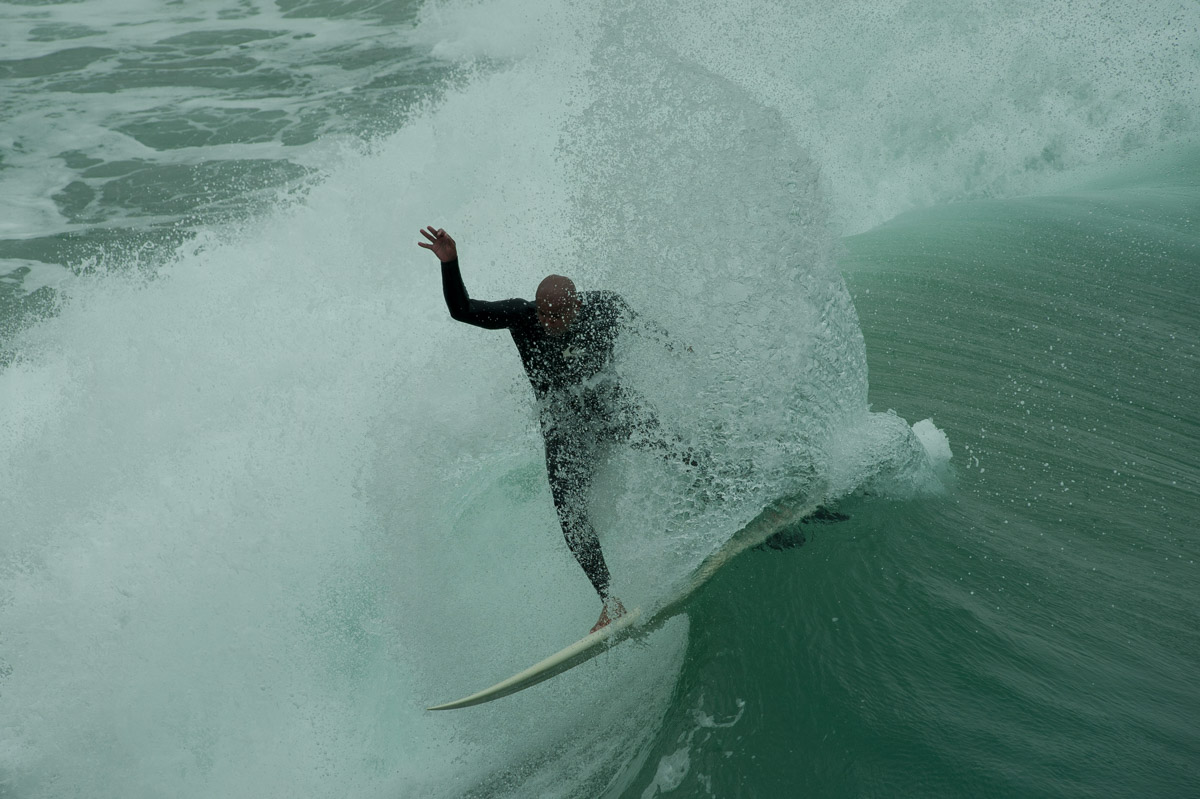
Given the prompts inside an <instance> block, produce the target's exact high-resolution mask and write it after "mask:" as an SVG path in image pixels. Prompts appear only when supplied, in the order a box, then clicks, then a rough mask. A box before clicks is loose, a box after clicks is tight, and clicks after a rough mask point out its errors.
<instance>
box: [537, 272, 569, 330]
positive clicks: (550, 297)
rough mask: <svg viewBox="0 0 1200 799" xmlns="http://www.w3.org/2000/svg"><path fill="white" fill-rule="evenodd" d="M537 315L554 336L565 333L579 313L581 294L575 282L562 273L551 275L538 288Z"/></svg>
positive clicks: (543, 325)
mask: <svg viewBox="0 0 1200 799" xmlns="http://www.w3.org/2000/svg"><path fill="white" fill-rule="evenodd" d="M536 303H537V316H538V321H539V322H541V323H542V327H544V328H546V332H547V333H549V334H550V335H552V336H557V335H560V334H562V333H565V332H566V331H567V330H569V329H570V327H571V323H572V322H574V321H575V315H576V314H577V313H579V295H578V294H576V293H575V284H574V283H572V282H571V279H570V278H566V277H563V276H562V275H550V276H549V277H547V278H546V279H545V280H543V281H542V282H541V283H539V284H538V288H537V300H536Z"/></svg>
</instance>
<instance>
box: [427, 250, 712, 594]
mask: <svg viewBox="0 0 1200 799" xmlns="http://www.w3.org/2000/svg"><path fill="white" fill-rule="evenodd" d="M442 291H443V293H444V294H445V297H446V306H447V307H448V308H449V309H450V316H452V317H453V318H455V319H457V320H458V321H460V322H466V323H467V324H470V325H475V326H476V327H483V328H487V329H489V330H500V329H507V330H508V331H509V333H511V334H512V339H513V343H514V344H516V345H517V351H518V352H519V353H520V354H521V362H522V363H523V364H524V365H525V374H526V375H528V376H529V382H530V383H531V384H532V385H533V393H534V395H535V396H536V398H537V402H538V411H539V419H540V421H541V427H542V437H543V439H544V440H545V444H546V473H547V475H548V477H549V479H550V493H551V495H552V496H553V497H554V507H555V508H556V509H557V510H558V519H559V522H560V523H561V524H562V531H563V536H564V537H565V538H566V540H567V546H569V547H570V549H571V552H572V553H573V554H574V555H575V559H576V560H578V561H579V565H580V566H582V567H583V571H584V572H585V573H586V574H587V576H588V579H589V580H591V582H592V585H593V586H594V587H595V589H596V592H597V593H599V594H600V596H601V598H607V597H608V585H609V579H610V578H609V573H608V566H607V565H606V564H605V563H604V555H603V554H602V553H601V551H600V541H599V539H598V538H597V537H596V531H595V530H594V529H593V528H592V525H591V522H590V521H589V520H588V516H587V500H588V491H589V488H590V487H591V482H592V473H593V469H594V464H595V463H596V460H597V457H598V455H599V452H598V450H599V449H600V447H602V446H603V445H604V444H606V443H608V442H613V441H622V442H626V443H628V444H629V445H630V446H633V447H636V448H638V449H653V450H657V451H659V452H661V453H663V454H664V455H679V456H680V457H681V459H683V460H684V461H690V457H689V456H688V455H687V454H686V453H683V452H682V449H681V448H680V446H679V444H678V442H677V441H675V440H674V439H673V437H669V436H666V435H664V434H663V433H662V431H661V429H660V427H659V424H658V420H657V419H656V418H655V417H654V415H653V413H651V412H650V411H649V410H648V409H647V408H646V406H645V403H643V402H641V401H640V399H639V398H638V397H637V396H636V395H635V394H634V393H633V392H632V391H630V390H628V389H625V388H623V387H622V386H621V384H620V382H619V381H618V380H617V376H616V373H615V372H614V370H613V368H612V354H613V346H614V345H615V343H616V340H617V335H618V334H619V333H620V331H621V329H622V328H624V327H626V326H628V325H629V323H630V322H632V320H633V318H634V314H633V312H632V311H631V310H630V308H629V306H628V304H626V302H625V300H624V299H622V298H621V296H620V295H618V294H615V293H613V292H611V291H585V292H580V293H579V295H578V296H579V300H580V307H579V311H578V312H577V313H576V316H575V318H574V320H573V321H572V323H571V326H570V328H568V329H567V330H565V331H564V332H562V333H561V334H558V335H551V334H550V333H549V332H547V330H546V328H545V327H543V326H542V324H541V323H540V322H539V321H538V318H537V306H536V305H535V304H534V303H532V302H530V301H528V300H520V299H511V300H500V301H498V302H483V301H480V300H473V299H471V298H470V297H469V296H468V295H467V290H466V287H465V286H463V281H462V274H461V273H460V272H459V268H458V261H456V260H455V261H450V262H448V263H443V264H442Z"/></svg>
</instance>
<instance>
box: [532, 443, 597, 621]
mask: <svg viewBox="0 0 1200 799" xmlns="http://www.w3.org/2000/svg"><path fill="white" fill-rule="evenodd" d="M543 435H544V436H545V441H546V474H547V476H548V477H549V479H550V493H551V495H552V496H553V497H554V507H555V509H556V510H557V511H558V520H559V523H560V524H561V525H562V531H563V537H564V538H565V539H566V540H567V546H568V547H569V548H570V549H571V554H573V555H574V556H575V560H577V561H579V565H580V566H582V567H583V572H584V574H586V575H587V577H588V579H589V580H590V581H591V583H592V587H593V588H595V589H596V593H598V594H599V595H600V598H601V599H607V598H608V585H609V582H610V577H609V573H608V565H607V564H606V563H605V562H604V554H603V553H602V552H601V551H600V539H599V537H598V536H597V535H596V530H595V528H593V527H592V523H591V522H590V521H588V517H587V501H588V491H589V489H590V488H591V484H592V469H593V465H592V461H593V457H592V456H593V455H594V453H593V452H592V451H591V450H592V449H594V448H591V447H588V446H586V444H585V443H584V442H583V441H581V440H580V438H579V436H571V435H570V434H563V433H560V432H558V431H554V430H543Z"/></svg>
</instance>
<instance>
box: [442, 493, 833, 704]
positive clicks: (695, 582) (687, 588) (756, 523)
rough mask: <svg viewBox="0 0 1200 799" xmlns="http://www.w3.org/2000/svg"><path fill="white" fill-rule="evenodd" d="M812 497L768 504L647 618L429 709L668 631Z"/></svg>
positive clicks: (511, 686) (525, 682) (525, 683)
mask: <svg viewBox="0 0 1200 799" xmlns="http://www.w3.org/2000/svg"><path fill="white" fill-rule="evenodd" d="M812 496H816V497H817V499H805V498H804V497H789V498H786V499H782V500H779V501H776V502H773V503H771V504H770V505H768V506H767V507H766V508H764V509H763V511H762V513H760V514H758V515H757V516H755V517H754V519H753V520H751V521H750V523H749V524H747V525H746V526H745V527H743V528H742V529H741V530H738V531H737V532H736V533H734V535H733V537H731V538H730V539H729V540H728V541H726V542H725V544H724V545H722V546H721V548H720V549H718V550H717V551H716V552H714V553H712V554H711V555H709V556H708V557H707V558H705V559H704V561H703V562H701V564H700V565H699V566H698V567H697V568H696V571H694V572H693V573H692V576H691V577H690V578H689V579H688V580H687V582H685V583H684V584H683V585H682V586H681V587H680V589H679V590H677V591H676V592H675V593H673V594H672V595H671V596H669V597H667V598H666V599H665V600H663V602H662V603H660V604H659V605H657V606H656V607H655V608H653V609H652V610H651V611H650V612H649V613H643V612H642V611H641V610H640V609H634V610H631V611H629V612H627V613H626V614H625V615H624V616H622V617H621V618H619V619H617V620H616V621H614V622H612V623H611V624H609V625H608V626H606V627H601V628H600V629H599V630H597V631H596V632H594V633H591V634H590V635H588V636H586V637H584V638H581V639H580V640H578V641H576V642H575V643H573V644H571V645H570V646H568V647H566V648H565V649H562V650H559V651H558V652H555V653H554V654H553V655H551V656H550V657H548V658H546V659H545V660H543V661H541V662H539V663H535V664H533V665H532V666H530V667H529V668H527V669H525V670H524V671H522V672H519V673H517V674H514V675H513V676H511V677H509V678H508V679H507V680H502V681H500V682H498V683H496V684H495V685H493V686H492V687H490V688H485V689H483V690H482V691H479V692H478V693H474V694H471V695H470V696H464V697H463V698H462V699H456V700H454V701H453V702H446V703H444V704H441V705H434V706H433V707H430V708H426V709H427V710H454V709H456V708H460V707H471V706H472V705H481V704H483V703H484V702H491V701H492V700H494V699H500V698H501V697H505V696H508V695H509V694H515V693H516V692H517V691H523V690H525V689H526V688H529V687H530V686H534V685H537V684H538V683H540V682H543V681H545V680H548V679H550V678H551V677H554V676H556V675H559V674H562V673H563V672H564V671H567V670H568V669H572V668H574V667H575V666H578V665H579V664H581V663H586V662H587V661H589V660H591V659H592V658H594V657H596V655H599V654H600V653H601V652H604V651H606V650H608V649H609V648H611V647H613V646H615V645H617V644H618V643H620V642H621V641H624V640H626V639H627V638H630V637H631V636H633V635H639V634H641V633H644V632H647V631H649V630H653V629H656V628H658V627H660V626H662V625H663V624H664V623H665V622H666V621H667V620H668V619H670V618H672V617H673V616H675V615H677V614H679V613H680V612H681V611H682V610H683V605H684V602H685V601H686V600H687V599H688V598H689V597H691V595H692V594H694V593H695V592H696V589H698V588H699V587H700V586H702V585H704V583H706V582H707V581H708V579H709V578H710V577H712V576H713V575H714V574H715V573H716V571H717V569H719V568H721V567H722V566H724V565H725V564H726V563H728V562H729V561H730V560H732V559H733V558H734V557H736V556H737V555H739V554H741V553H742V552H745V551H746V550H747V549H750V548H751V547H755V546H758V545H759V544H761V543H762V542H764V541H766V540H767V539H768V538H770V537H771V536H772V535H774V534H775V533H777V532H779V531H780V530H782V529H784V528H785V527H787V526H788V525H790V524H794V523H795V522H798V521H800V520H801V519H803V518H804V517H806V516H809V515H811V514H812V513H813V512H814V511H816V510H817V508H818V507H820V505H821V503H822V502H823V497H822V496H821V494H819V493H818V494H815V495H814V494H812V493H807V494H805V497H812Z"/></svg>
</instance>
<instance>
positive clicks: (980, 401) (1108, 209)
mask: <svg viewBox="0 0 1200 799" xmlns="http://www.w3.org/2000/svg"><path fill="white" fill-rule="evenodd" d="M1157 165H1163V166H1165V167H1166V168H1165V169H1164V170H1163V172H1162V173H1161V174H1158V175H1155V174H1153V173H1149V170H1147V171H1146V172H1142V173H1140V174H1138V175H1137V176H1135V177H1132V178H1131V177H1130V176H1126V177H1123V178H1122V179H1120V180H1114V181H1111V184H1110V185H1099V186H1095V187H1088V188H1087V189H1086V190H1080V191H1078V192H1076V193H1073V194H1069V195H1050V196H1046V197H1037V198H1026V199H1019V200H1005V201H993V202H978V203H964V204H960V205H955V206H949V207H944V208H937V209H930V210H928V211H921V212H914V213H911V214H906V215H904V216H901V217H899V218H897V219H896V220H894V221H892V222H890V223H888V224H886V225H884V226H882V227H880V228H879V229H877V230H873V231H871V232H869V233H864V234H862V235H859V236H855V237H851V238H849V239H847V240H846V241H845V244H846V253H845V255H844V256H843V258H842V260H841V263H842V265H843V268H844V269H845V271H846V276H847V280H848V282H849V284H850V287H851V290H852V292H853V293H854V295H855V305H856V307H857V308H858V311H859V314H860V318H861V320H862V325H863V332H864V335H865V337H866V339H867V352H868V362H869V364H870V368H871V372H870V374H871V398H872V401H873V402H874V403H876V404H877V405H879V406H884V407H889V408H890V407H895V408H900V409H905V408H912V407H920V408H922V412H928V413H930V414H931V415H932V416H933V418H934V419H935V420H936V421H937V423H938V424H939V425H941V426H944V428H945V430H946V431H947V433H948V434H949V436H950V439H951V440H952V441H953V442H955V444H956V460H959V459H960V458H961V462H960V463H959V464H958V467H959V468H958V469H957V470H956V477H957V480H956V485H955V488H954V490H953V492H952V493H951V495H950V496H948V497H946V498H943V499H940V500H936V501H924V502H920V503H893V502H887V501H882V500H878V499H871V498H862V499H859V500H856V501H854V502H853V503H851V504H847V505H845V506H843V509H844V510H846V511H847V512H849V513H850V514H851V516H852V519H851V520H850V521H848V522H845V523H842V524H837V525H808V526H807V532H808V533H809V538H810V540H809V542H808V543H807V544H806V546H805V547H803V548H801V549H799V550H795V551H792V552H787V553H758V554H757V555H756V557H754V558H751V559H747V560H745V561H743V562H741V563H739V564H737V566H736V567H734V568H731V569H730V570H729V572H728V573H726V574H723V575H722V576H721V579H720V580H719V581H718V582H717V583H716V584H715V585H713V586H712V587H711V589H710V590H709V592H708V594H707V596H706V597H705V603H704V605H703V609H702V610H700V611H699V612H698V618H699V620H698V621H697V624H698V625H699V626H701V627H702V629H703V631H702V632H700V633H699V634H698V635H697V636H696V638H695V639H693V641H692V643H691V648H690V649H689V655H688V663H689V667H688V668H685V671H684V674H683V675H682V677H681V681H680V685H679V687H678V689H677V699H676V701H675V708H676V710H675V712H673V713H672V714H670V715H669V716H668V723H667V724H666V725H665V726H664V729H663V733H662V735H661V737H660V739H659V740H660V741H661V744H660V746H661V749H660V751H662V752H664V753H668V755H669V753H671V752H675V751H681V752H685V753H686V754H687V756H686V757H685V758H683V762H684V764H685V766H686V765H690V772H689V777H688V778H687V779H686V781H685V784H687V785H691V786H692V787H693V790H696V794H694V795H703V793H702V791H701V790H700V789H699V788H698V787H697V786H702V787H703V789H704V790H708V788H709V786H711V793H712V795H717V796H738V795H762V796H766V795H777V796H782V795H790V794H791V792H793V791H794V792H796V793H797V794H798V795H806V794H811V795H818V796H834V795H836V796H1097V795H1103V796H1189V795H1192V794H1193V793H1194V792H1195V791H1196V789H1197V771H1196V762H1197V761H1196V757H1195V754H1196V750H1197V737H1196V724H1195V721H1194V720H1195V718H1196V710H1197V703H1198V698H1197V692H1196V686H1195V681H1194V680H1193V679H1192V676H1191V674H1192V671H1193V664H1195V662H1196V660H1197V656H1198V654H1200V641H1198V640H1197V636H1196V632H1195V631H1196V630H1197V616H1196V606H1195V603H1194V602H1191V601H1190V600H1189V597H1191V596H1194V595H1195V592H1196V590H1197V571H1196V569H1197V561H1198V556H1200V552H1198V551H1197V543H1196V537H1195V529H1196V528H1195V524H1196V523H1195V520H1196V518H1197V513H1198V507H1197V499H1196V497H1197V492H1196V453H1197V447H1196V438H1197V431H1198V429H1200V428H1198V427H1197V415H1196V410H1195V404H1194V401H1193V400H1194V398H1195V387H1196V386H1197V385H1200V380H1198V377H1197V372H1196V368H1197V363H1196V352H1197V332H1196V325H1195V323H1194V317H1195V308H1196V297H1197V293H1198V289H1200V284H1198V282H1197V274H1196V269H1195V265H1196V263H1197V249H1196V248H1197V239H1196V236H1195V234H1196V226H1195V220H1194V214H1195V210H1196V208H1197V199H1198V195H1197V183H1196V175H1197V171H1196V166H1197V161H1196V157H1195V152H1194V151H1185V152H1184V153H1182V154H1179V153H1175V154H1171V156H1170V157H1168V158H1163V159H1161V160H1159V161H1157ZM747 652H753V653H754V656H753V657H746V656H745V653H747ZM743 706H744V708H743ZM735 717H740V718H739V720H738V723H736V724H734V725H732V726H730V727H728V728H723V727H720V726H715V725H714V724H713V721H727V720H728V719H732V718H735ZM681 741H687V744H688V745H687V746H683V745H682V744H681V743H680V742H681ZM677 760H679V759H678V758H677ZM689 761H690V763H689ZM663 762H667V763H668V764H669V765H674V766H675V767H676V768H678V763H677V762H676V763H671V762H670V761H669V760H668V761H663V760H660V761H659V763H654V762H651V763H649V764H647V765H646V766H645V767H644V768H643V773H642V778H643V779H653V775H654V773H655V771H656V769H661V768H662V767H661V765H660V764H661V763H663ZM660 773H661V772H660ZM701 774H702V775H704V777H703V778H701V777H700V776H699V775H701ZM693 779H696V780H702V781H701V782H698V783H697V782H692V780H693ZM681 790H682V788H681Z"/></svg>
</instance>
